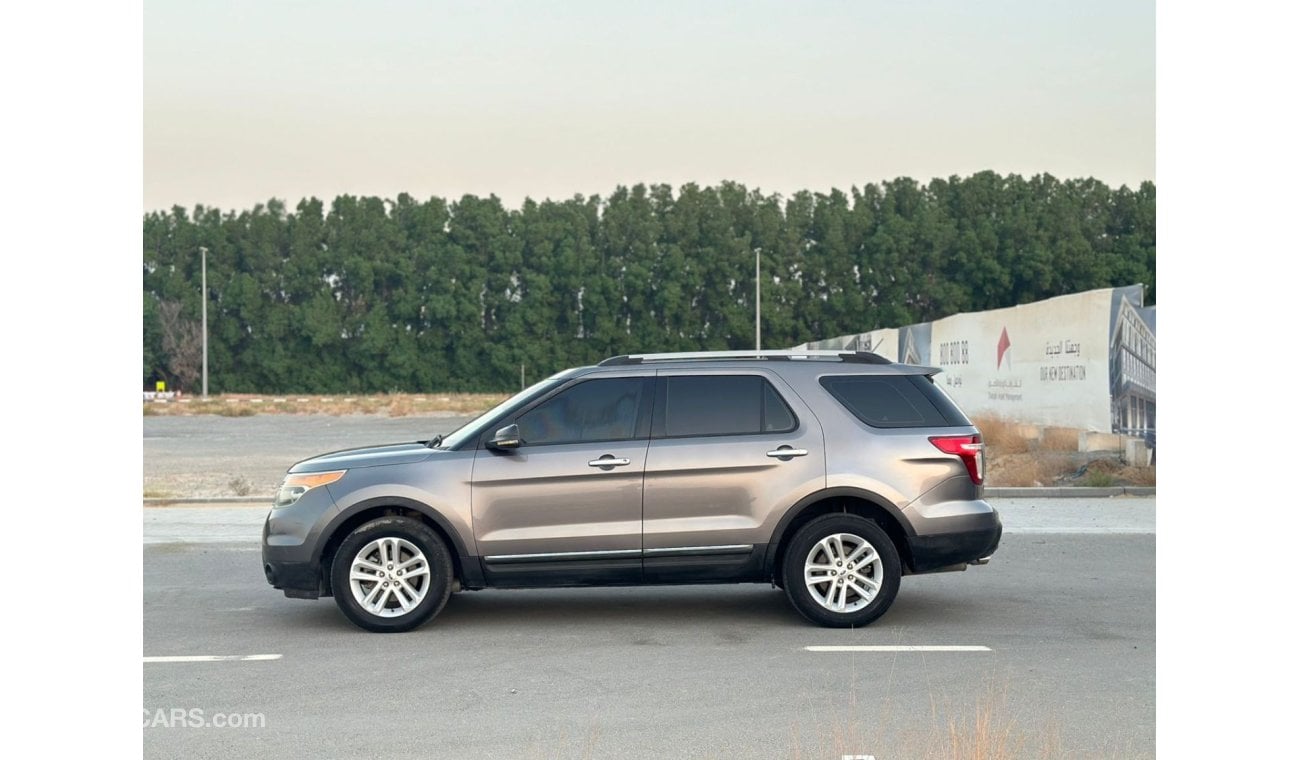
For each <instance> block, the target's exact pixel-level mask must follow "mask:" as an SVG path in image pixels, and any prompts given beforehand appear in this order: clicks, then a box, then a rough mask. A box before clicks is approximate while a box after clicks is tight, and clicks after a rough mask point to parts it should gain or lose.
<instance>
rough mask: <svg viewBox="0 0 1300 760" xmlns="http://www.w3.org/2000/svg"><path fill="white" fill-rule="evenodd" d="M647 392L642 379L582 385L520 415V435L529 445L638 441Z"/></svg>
mask: <svg viewBox="0 0 1300 760" xmlns="http://www.w3.org/2000/svg"><path fill="white" fill-rule="evenodd" d="M644 390H645V381H644V379H642V378H639V377H626V378H608V379H603V380H587V381H586V382H582V383H578V384H577V385H575V386H573V387H572V388H569V389H568V390H565V391H561V392H560V393H558V394H556V395H555V396H553V397H551V398H549V399H547V400H546V401H543V402H542V403H541V404H540V405H539V406H537V407H535V408H533V409H531V410H529V411H528V412H526V413H524V414H522V415H520V416H519V419H518V420H517V421H516V424H518V425H519V436H520V438H522V439H523V442H524V443H525V444H526V445H540V444H548V443H585V442H595V441H626V440H629V439H631V438H635V437H636V420H637V412H638V411H639V410H640V408H641V394H642V393H643V392H644Z"/></svg>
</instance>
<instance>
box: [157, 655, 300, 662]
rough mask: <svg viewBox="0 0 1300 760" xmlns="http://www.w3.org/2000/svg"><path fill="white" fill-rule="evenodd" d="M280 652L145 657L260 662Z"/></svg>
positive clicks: (160, 659) (171, 659) (161, 659)
mask: <svg viewBox="0 0 1300 760" xmlns="http://www.w3.org/2000/svg"><path fill="white" fill-rule="evenodd" d="M283 656H284V655H282V654H195V655H180V656H176V657H146V658H144V661H145V663H146V664H148V663H151V662H261V661H263V660H278V659H280V658H281V657H283Z"/></svg>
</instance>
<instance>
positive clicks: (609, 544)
mask: <svg viewBox="0 0 1300 760" xmlns="http://www.w3.org/2000/svg"><path fill="white" fill-rule="evenodd" d="M652 401H653V373H652V371H650V370H639V371H627V372H623V373H620V374H619V375H616V376H610V375H595V376H592V375H587V376H583V377H581V378H578V379H576V380H574V381H572V382H570V383H566V384H565V385H563V386H561V387H560V388H558V389H557V390H555V391H553V392H552V393H551V394H549V395H548V396H546V397H544V398H542V399H540V400H539V401H537V402H536V403H534V404H532V405H530V406H529V407H528V408H526V409H524V410H523V411H521V412H520V413H519V414H518V415H516V416H515V418H514V419H513V420H508V421H503V422H502V423H501V424H502V425H507V424H510V423H511V422H513V423H514V424H517V425H518V426H519V440H520V443H519V446H518V448H514V449H510V450H504V451H503V450H493V449H491V448H488V447H486V446H481V447H480V448H479V450H478V452H477V454H476V455H475V459H474V472H473V475H472V479H471V480H472V483H471V491H472V493H471V501H472V510H473V516H474V534H475V538H476V540H477V543H478V551H479V554H480V556H481V557H482V561H483V569H484V575H485V577H486V579H487V581H488V583H489V584H492V585H507V586H543V585H583V584H596V583H635V582H638V581H639V580H640V579H641V492H642V478H643V475H644V470H645V457H646V447H647V445H648V443H649V440H648V433H649V427H650V404H651V402H652Z"/></svg>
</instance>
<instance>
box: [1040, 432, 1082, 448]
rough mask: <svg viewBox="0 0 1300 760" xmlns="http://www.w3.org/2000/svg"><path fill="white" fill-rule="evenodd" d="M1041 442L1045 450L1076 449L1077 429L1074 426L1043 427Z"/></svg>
mask: <svg viewBox="0 0 1300 760" xmlns="http://www.w3.org/2000/svg"><path fill="white" fill-rule="evenodd" d="M1041 443H1042V448H1043V449H1046V450H1047V451H1078V450H1079V431H1078V430H1076V429H1075V428H1062V427H1049V428H1044V429H1043V438H1042V441H1041Z"/></svg>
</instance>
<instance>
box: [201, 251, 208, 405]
mask: <svg viewBox="0 0 1300 760" xmlns="http://www.w3.org/2000/svg"><path fill="white" fill-rule="evenodd" d="M199 254H200V255H201V256H202V258H203V276H202V280H203V398H204V399H207V397H208V249H207V247H206V246H199Z"/></svg>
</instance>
